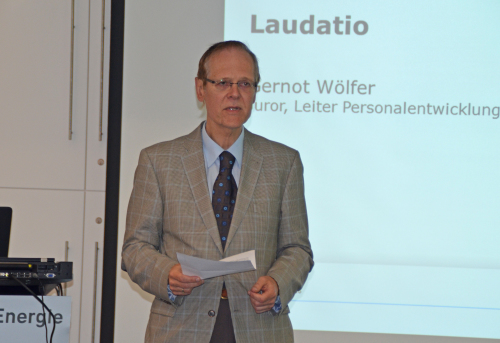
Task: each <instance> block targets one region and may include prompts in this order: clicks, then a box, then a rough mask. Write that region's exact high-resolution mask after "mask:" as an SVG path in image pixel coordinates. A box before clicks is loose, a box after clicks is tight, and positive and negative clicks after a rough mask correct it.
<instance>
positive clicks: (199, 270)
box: [177, 250, 256, 279]
mask: <svg viewBox="0 0 500 343" xmlns="http://www.w3.org/2000/svg"><path fill="white" fill-rule="evenodd" d="M177 259H178V260H179V263H180V264H181V268H182V273H183V274H184V275H188V276H199V277H200V278H202V279H210V278H213V277H216V276H222V275H228V274H234V273H241V272H248V271H250V270H255V269H256V263H255V250H250V251H247V252H244V253H241V254H238V255H234V256H231V257H226V258H224V259H222V260H220V261H212V260H206V259H204V258H198V257H193V256H189V255H184V254H181V253H177Z"/></svg>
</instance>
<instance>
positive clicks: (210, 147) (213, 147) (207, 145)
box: [201, 122, 245, 168]
mask: <svg viewBox="0 0 500 343" xmlns="http://www.w3.org/2000/svg"><path fill="white" fill-rule="evenodd" d="M244 136H245V128H244V127H242V129H241V134H240V136H239V137H238V139H237V140H236V142H234V143H233V145H231V146H230V147H229V149H227V150H226V151H229V152H230V153H231V154H232V155H233V156H234V157H235V158H236V165H237V166H238V167H240V168H241V160H242V159H243V138H244ZM201 140H202V141H203V152H204V154H205V164H206V167H207V168H208V167H210V166H211V165H212V164H214V163H215V160H216V159H217V158H218V157H219V155H220V154H221V153H222V152H223V151H224V149H222V148H221V147H220V146H219V144H217V143H215V142H214V140H213V139H212V138H210V136H209V135H208V133H207V129H206V122H205V123H203V128H202V129H201Z"/></svg>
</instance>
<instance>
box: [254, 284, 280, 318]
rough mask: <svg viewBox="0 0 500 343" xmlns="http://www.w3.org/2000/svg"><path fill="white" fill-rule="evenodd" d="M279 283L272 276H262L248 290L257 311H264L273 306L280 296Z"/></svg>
mask: <svg viewBox="0 0 500 343" xmlns="http://www.w3.org/2000/svg"><path fill="white" fill-rule="evenodd" d="M278 291H279V288H278V284H277V283H276V281H275V280H274V279H273V278H272V277H270V276H261V277H260V278H259V279H258V280H257V282H256V283H255V285H253V287H252V289H250V290H249V291H248V295H249V296H250V301H251V302H252V306H253V308H254V309H255V312H256V313H264V312H267V311H269V310H270V309H272V308H273V306H274V303H275V302H276V297H277V296H278Z"/></svg>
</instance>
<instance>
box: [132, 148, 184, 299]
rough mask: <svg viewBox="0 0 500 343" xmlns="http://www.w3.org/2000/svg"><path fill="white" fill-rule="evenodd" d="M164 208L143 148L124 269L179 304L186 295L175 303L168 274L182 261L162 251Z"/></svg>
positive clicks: (152, 290)
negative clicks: (170, 292) (169, 291)
mask: <svg viewBox="0 0 500 343" xmlns="http://www.w3.org/2000/svg"><path fill="white" fill-rule="evenodd" d="M163 208H164V207H163V200H162V196H161V191H160V185H159V182H158V177H157V174H156V171H155V169H154V166H153V163H152V161H151V158H150V156H149V155H148V153H147V150H142V151H141V154H140V156H139V164H138V166H137V169H136V172H135V177H134V187H133V190H132V195H131V197H130V202H129V205H128V210H127V222H126V229H125V238H124V242H123V248H122V269H123V270H125V271H127V272H128V275H129V276H130V278H131V279H132V281H134V282H135V283H137V284H138V285H139V286H140V287H141V288H142V289H143V290H145V291H146V292H148V293H151V294H153V295H155V296H156V297H159V298H161V299H162V300H164V301H166V302H169V303H171V304H172V305H174V306H176V307H177V306H179V305H180V304H181V303H182V300H183V298H184V297H182V296H179V297H177V298H176V299H175V301H174V302H171V301H170V300H169V296H168V290H167V285H168V274H169V272H170V269H171V268H172V267H173V266H174V265H176V264H177V263H178V262H177V261H176V260H173V259H171V258H169V257H167V256H166V255H164V254H162V252H161V247H162V233H163Z"/></svg>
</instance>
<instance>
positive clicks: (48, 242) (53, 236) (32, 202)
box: [0, 188, 84, 343]
mask: <svg viewBox="0 0 500 343" xmlns="http://www.w3.org/2000/svg"><path fill="white" fill-rule="evenodd" d="M0 206H9V207H12V229H11V236H10V246H9V257H37V258H38V257H53V258H55V259H56V261H64V260H65V257H66V255H67V257H68V261H71V262H73V281H71V282H68V283H67V284H66V285H63V287H65V289H66V295H68V296H71V332H70V337H71V340H70V341H71V343H77V342H78V338H79V324H80V323H79V318H80V295H81V275H82V244H83V210H84V192H82V191H53V190H32V189H1V188H0ZM66 242H68V243H67V244H66ZM66 246H67V247H69V249H67V250H66Z"/></svg>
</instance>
